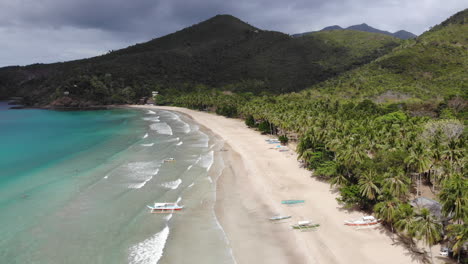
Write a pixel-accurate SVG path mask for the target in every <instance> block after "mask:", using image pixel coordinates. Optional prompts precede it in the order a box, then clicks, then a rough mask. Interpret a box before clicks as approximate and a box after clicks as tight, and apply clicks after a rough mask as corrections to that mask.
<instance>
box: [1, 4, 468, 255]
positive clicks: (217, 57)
mask: <svg viewBox="0 0 468 264" xmlns="http://www.w3.org/2000/svg"><path fill="white" fill-rule="evenodd" d="M467 16H468V10H464V11H462V12H460V13H458V14H456V15H455V16H453V17H452V18H450V19H449V20H447V21H445V22H443V23H442V24H441V25H439V26H436V27H434V28H433V29H432V30H430V31H428V32H426V33H424V34H423V35H422V36H420V37H418V38H417V39H414V40H406V41H404V42H403V43H402V44H401V45H400V46H398V47H397V48H394V47H395V45H397V44H398V43H399V41H395V40H394V39H393V38H391V37H387V36H382V35H375V34H371V33H366V32H358V31H340V30H335V31H330V32H318V33H313V34H310V35H307V36H303V37H298V38H291V37H289V36H287V35H284V34H282V33H278V32H269V31H261V30H258V29H256V28H254V27H252V26H250V25H248V24H245V23H243V22H241V21H239V20H237V19H235V18H232V17H230V16H218V17H215V18H213V19H210V20H208V21H205V22H202V23H200V24H198V25H195V26H193V27H190V28H187V29H184V30H182V31H179V32H176V33H174V34H171V35H168V36H165V37H163V38H160V39H156V40H153V41H150V42H148V43H144V44H140V45H136V46H133V47H130V48H128V49H124V50H120V51H116V52H112V53H110V54H108V55H105V56H101V57H97V58H93V59H89V60H82V61H76V62H69V63H64V64H63V65H62V64H54V65H45V66H44V65H32V66H28V67H24V68H14V67H13V68H11V67H10V68H5V69H2V70H0V89H5V88H8V89H11V88H12V87H13V88H14V89H17V90H16V92H17V93H18V94H19V95H21V94H24V93H26V92H28V91H30V89H31V87H39V88H38V89H35V90H34V92H35V93H34V94H35V96H38V98H42V99H41V100H43V102H50V101H52V100H54V99H56V98H59V97H60V96H61V94H62V93H63V91H64V90H69V91H70V92H71V94H72V95H74V96H78V97H79V98H82V99H85V100H96V101H99V102H101V103H112V102H124V101H128V102H131V101H134V100H135V99H137V98H138V97H140V96H142V95H147V94H149V91H151V90H158V91H159V92H160V95H158V96H157V98H156V99H157V103H158V104H171V105H176V106H182V107H187V108H191V109H196V110H203V111H212V112H216V113H218V114H220V115H224V116H227V117H240V118H245V119H246V121H245V123H246V125H247V126H249V127H252V128H257V129H258V130H259V132H261V133H264V134H267V133H268V134H275V135H281V138H280V140H281V141H282V142H286V141H297V149H296V152H297V154H298V159H299V160H301V161H302V162H303V164H304V165H305V167H306V168H308V169H309V170H311V171H313V176H315V177H320V178H321V179H323V180H326V181H328V182H330V185H331V186H332V187H333V188H335V189H336V190H337V191H338V192H339V193H340V197H339V198H338V201H339V202H340V203H341V204H342V205H343V206H344V207H346V208H360V209H362V210H366V211H368V212H371V211H373V212H375V214H376V215H377V217H379V218H380V219H382V221H383V223H384V225H386V226H388V227H389V228H390V230H391V231H392V233H397V234H398V235H399V236H400V237H402V238H405V240H408V241H409V245H410V246H411V248H413V247H414V246H415V243H414V240H413V239H421V240H423V241H424V242H425V244H426V245H428V246H429V247H431V246H432V245H434V244H435V243H437V242H439V241H440V240H442V239H446V241H448V242H449V245H450V246H451V247H452V248H453V250H454V252H455V253H456V254H458V256H460V255H462V247H463V244H464V243H466V241H467V240H466V239H467V235H466V223H467V222H468V181H467V173H466V168H465V164H467V158H466V157H467V155H466V154H467V153H466V152H467V149H468V148H467V139H468V130H467V128H466V124H467V106H468V101H467V100H468V94H467V91H468V87H467V83H468V80H467V78H468V77H467V76H468V52H467V46H468V39H467V37H466V36H468V27H467V26H466V24H465V23H466V20H467ZM390 50H392V51H391V52H390V53H389V51H390ZM384 54H386V55H384ZM382 55H383V56H382ZM377 57H379V58H378V59H376V58H377ZM374 59H375V60H374ZM370 61H372V62H370ZM366 62H370V63H369V64H365V65H363V66H361V67H358V68H356V67H357V66H359V65H362V64H364V63H366ZM349 69H352V70H350V71H348V70H349ZM343 72H345V73H344V74H341V75H340V76H337V75H338V74H340V73H343ZM78 73H79V74H78ZM332 77H335V78H332ZM25 80H27V81H25ZM324 80H325V81H324ZM319 81H323V82H320V83H318V82H319ZM19 83H21V85H20V84H19ZM313 84H315V85H313ZM306 85H313V86H311V88H310V89H308V90H304V91H300V92H291V91H298V90H300V88H301V87H305V86H306ZM213 87H218V88H216V89H215V88H213ZM51 91H52V92H51ZM285 92H290V93H285ZM45 95H47V96H45ZM423 186H430V187H431V189H432V192H433V193H434V194H435V195H436V196H437V197H438V200H439V201H440V203H441V204H442V219H439V218H436V216H434V215H433V214H432V213H430V212H428V211H427V210H424V209H423V210H419V209H413V208H412V207H411V206H410V205H409V201H410V200H411V199H412V198H414V197H418V196H420V194H421V190H422V187H423ZM447 219H449V220H448V223H449V225H446V226H442V225H441V222H444V221H445V220H447ZM442 230H444V231H447V232H446V234H447V236H446V237H443V236H442Z"/></svg>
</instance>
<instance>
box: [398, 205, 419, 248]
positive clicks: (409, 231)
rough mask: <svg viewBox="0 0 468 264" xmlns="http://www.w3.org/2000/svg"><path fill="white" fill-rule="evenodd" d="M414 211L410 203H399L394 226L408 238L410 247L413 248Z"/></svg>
mask: <svg viewBox="0 0 468 264" xmlns="http://www.w3.org/2000/svg"><path fill="white" fill-rule="evenodd" d="M414 216H415V213H414V210H413V207H411V205H409V204H407V203H404V204H400V205H399V206H398V208H397V211H396V216H395V219H396V221H395V228H396V230H397V231H398V232H400V233H402V234H403V235H404V236H405V237H407V238H409V239H410V247H411V249H412V248H413V245H414V241H413V237H414V236H415V229H414V226H415V221H414V220H415V218H414Z"/></svg>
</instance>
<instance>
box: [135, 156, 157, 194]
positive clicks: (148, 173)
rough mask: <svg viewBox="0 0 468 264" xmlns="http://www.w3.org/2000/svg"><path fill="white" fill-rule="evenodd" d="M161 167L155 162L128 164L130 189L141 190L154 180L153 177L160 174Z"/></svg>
mask: <svg viewBox="0 0 468 264" xmlns="http://www.w3.org/2000/svg"><path fill="white" fill-rule="evenodd" d="M159 166H160V164H159V163H154V162H131V163H129V164H127V169H128V170H129V172H130V173H129V176H130V180H131V182H130V184H129V185H128V188H130V189H140V188H142V187H143V186H145V184H146V183H147V182H149V181H150V180H151V179H153V176H155V175H157V174H158V172H159Z"/></svg>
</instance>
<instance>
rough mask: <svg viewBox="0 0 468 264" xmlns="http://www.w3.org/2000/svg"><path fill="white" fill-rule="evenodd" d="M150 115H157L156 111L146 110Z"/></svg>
mask: <svg viewBox="0 0 468 264" xmlns="http://www.w3.org/2000/svg"><path fill="white" fill-rule="evenodd" d="M146 113H147V114H148V115H155V114H156V113H155V112H154V111H151V110H148V112H146Z"/></svg>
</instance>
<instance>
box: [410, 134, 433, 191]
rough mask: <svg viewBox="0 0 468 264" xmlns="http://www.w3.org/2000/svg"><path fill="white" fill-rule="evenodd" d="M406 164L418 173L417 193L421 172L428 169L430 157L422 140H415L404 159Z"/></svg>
mask: <svg viewBox="0 0 468 264" xmlns="http://www.w3.org/2000/svg"><path fill="white" fill-rule="evenodd" d="M405 163H406V164H407V166H409V167H412V168H413V169H414V170H415V171H416V172H417V173H418V184H417V187H418V188H417V194H418V196H419V195H421V193H420V186H421V174H422V173H424V172H426V171H427V170H429V168H430V167H431V158H430V154H429V152H428V151H427V150H426V148H425V147H424V145H423V143H422V142H417V143H416V144H415V145H414V146H413V148H411V150H410V152H409V155H408V157H407V158H406V159H405Z"/></svg>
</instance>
